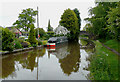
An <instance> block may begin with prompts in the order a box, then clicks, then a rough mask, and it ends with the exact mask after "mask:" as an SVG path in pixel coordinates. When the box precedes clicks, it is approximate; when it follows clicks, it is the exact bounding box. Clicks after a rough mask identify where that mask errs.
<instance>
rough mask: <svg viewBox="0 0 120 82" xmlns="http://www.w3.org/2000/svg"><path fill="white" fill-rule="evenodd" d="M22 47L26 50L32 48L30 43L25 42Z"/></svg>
mask: <svg viewBox="0 0 120 82" xmlns="http://www.w3.org/2000/svg"><path fill="white" fill-rule="evenodd" d="M21 45H22V47H24V48H26V47H30V46H31V45H30V42H27V41H24V42H22V43H21Z"/></svg>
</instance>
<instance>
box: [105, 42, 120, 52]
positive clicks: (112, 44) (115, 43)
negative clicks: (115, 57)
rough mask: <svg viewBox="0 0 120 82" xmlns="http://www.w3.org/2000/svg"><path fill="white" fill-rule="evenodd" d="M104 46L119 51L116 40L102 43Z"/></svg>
mask: <svg viewBox="0 0 120 82" xmlns="http://www.w3.org/2000/svg"><path fill="white" fill-rule="evenodd" d="M104 44H105V45H106V46H108V47H110V48H112V49H115V50H116V51H117V52H119V53H120V50H119V47H120V42H119V41H117V40H108V41H106V42H105V43H104Z"/></svg>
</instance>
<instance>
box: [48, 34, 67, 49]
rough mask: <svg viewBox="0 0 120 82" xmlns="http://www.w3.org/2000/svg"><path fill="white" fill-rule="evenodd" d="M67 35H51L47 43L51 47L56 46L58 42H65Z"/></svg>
mask: <svg viewBox="0 0 120 82" xmlns="http://www.w3.org/2000/svg"><path fill="white" fill-rule="evenodd" d="M67 41H68V40H67V37H64V36H62V37H51V38H50V39H49V40H48V43H47V47H51V46H56V45H57V44H60V43H63V42H67Z"/></svg>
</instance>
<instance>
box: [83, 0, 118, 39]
mask: <svg viewBox="0 0 120 82" xmlns="http://www.w3.org/2000/svg"><path fill="white" fill-rule="evenodd" d="M96 5H97V6H96V7H94V8H91V9H90V10H89V15H90V16H91V18H86V19H84V20H86V21H88V22H89V23H88V24H87V25H86V26H85V29H86V31H88V32H90V33H92V34H94V35H95V36H96V37H98V38H104V39H109V38H111V37H117V38H118V37H119V36H118V34H119V33H118V29H117V28H116V27H117V26H115V25H116V24H118V23H119V17H117V16H119V15H118V9H117V8H118V6H117V4H116V3H112V2H98V3H96ZM117 18H118V19H117ZM116 19H117V20H118V21H117V22H118V23H117V22H115V21H116ZM114 34H115V36H113V35H114Z"/></svg>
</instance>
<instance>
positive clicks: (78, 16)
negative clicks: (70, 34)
mask: <svg viewBox="0 0 120 82" xmlns="http://www.w3.org/2000/svg"><path fill="white" fill-rule="evenodd" d="M73 11H74V12H75V14H76V16H77V18H78V27H79V29H80V27H81V18H80V12H79V10H78V9H77V8H75V9H74V10H73Z"/></svg>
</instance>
